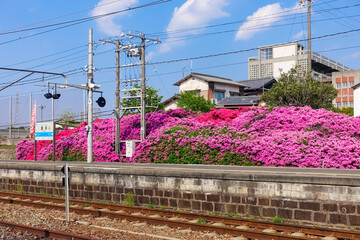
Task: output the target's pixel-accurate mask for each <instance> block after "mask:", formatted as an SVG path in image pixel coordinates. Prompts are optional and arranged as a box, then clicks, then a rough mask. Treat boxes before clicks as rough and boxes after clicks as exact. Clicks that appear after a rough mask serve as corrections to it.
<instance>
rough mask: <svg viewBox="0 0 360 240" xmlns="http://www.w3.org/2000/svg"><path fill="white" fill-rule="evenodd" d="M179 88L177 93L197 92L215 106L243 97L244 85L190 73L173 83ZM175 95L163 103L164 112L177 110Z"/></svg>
mask: <svg viewBox="0 0 360 240" xmlns="http://www.w3.org/2000/svg"><path fill="white" fill-rule="evenodd" d="M174 85H175V86H179V92H180V93H181V92H187V91H198V92H199V94H200V96H203V97H204V98H205V99H206V100H212V101H213V102H214V103H215V104H216V103H217V101H220V100H222V99H224V98H226V97H230V96H241V95H244V91H245V87H246V86H245V85H243V84H241V83H239V82H234V81H233V80H231V79H230V78H223V77H218V76H213V75H208V74H203V73H195V72H192V73H190V74H189V75H188V76H186V77H184V78H183V79H181V80H179V81H177V82H176V83H174ZM177 100H178V98H177V96H176V95H174V96H173V97H171V98H169V99H167V100H165V101H164V102H163V104H164V108H165V110H169V109H175V108H177V106H176V102H177Z"/></svg>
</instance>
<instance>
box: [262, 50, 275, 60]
mask: <svg viewBox="0 0 360 240" xmlns="http://www.w3.org/2000/svg"><path fill="white" fill-rule="evenodd" d="M260 52H261V59H262V60H266V59H271V58H273V50H272V48H266V49H261V50H260Z"/></svg>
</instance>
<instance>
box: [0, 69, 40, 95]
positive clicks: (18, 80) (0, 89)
mask: <svg viewBox="0 0 360 240" xmlns="http://www.w3.org/2000/svg"><path fill="white" fill-rule="evenodd" d="M32 74H34V73H29V74H28V75H26V76H24V77H21V78H19V79H17V80H15V81H13V82H11V83H9V84H8V85H6V86H4V87H2V88H0V91H2V90H4V89H5V88H8V87H10V86H11V85H13V84H15V83H17V82H20V81H21V80H23V79H25V78H27V77H28V76H30V75H32Z"/></svg>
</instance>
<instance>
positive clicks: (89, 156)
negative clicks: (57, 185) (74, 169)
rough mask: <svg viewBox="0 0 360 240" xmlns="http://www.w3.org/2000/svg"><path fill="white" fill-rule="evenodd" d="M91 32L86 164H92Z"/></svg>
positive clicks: (90, 41)
mask: <svg viewBox="0 0 360 240" xmlns="http://www.w3.org/2000/svg"><path fill="white" fill-rule="evenodd" d="M93 56H94V54H93V31H92V28H90V29H89V65H88V72H87V77H88V88H89V90H88V125H87V131H88V136H87V137H88V138H87V145H88V146H87V162H88V163H92V162H93V123H92V121H93V88H92V86H94V75H93Z"/></svg>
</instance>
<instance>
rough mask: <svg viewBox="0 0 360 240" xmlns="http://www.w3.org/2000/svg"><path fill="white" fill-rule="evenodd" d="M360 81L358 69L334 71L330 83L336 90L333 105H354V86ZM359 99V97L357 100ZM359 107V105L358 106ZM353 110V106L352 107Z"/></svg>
mask: <svg viewBox="0 0 360 240" xmlns="http://www.w3.org/2000/svg"><path fill="white" fill-rule="evenodd" d="M359 83H360V70H351V71H346V72H334V73H333V74H332V84H333V86H334V87H335V88H336V90H337V91H338V94H337V97H336V98H335V100H334V101H333V104H334V106H335V107H338V108H343V107H354V88H353V87H354V86H355V85H358V84H359ZM358 101H360V99H359V100H358ZM359 107H360V106H359ZM354 111H355V108H354Z"/></svg>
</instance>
